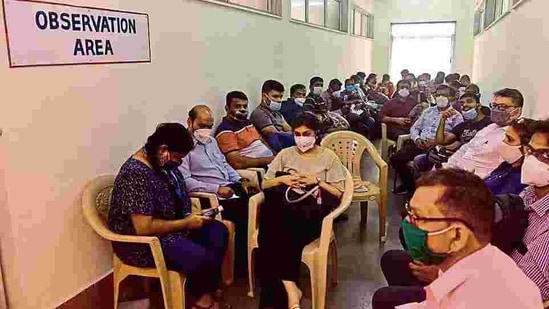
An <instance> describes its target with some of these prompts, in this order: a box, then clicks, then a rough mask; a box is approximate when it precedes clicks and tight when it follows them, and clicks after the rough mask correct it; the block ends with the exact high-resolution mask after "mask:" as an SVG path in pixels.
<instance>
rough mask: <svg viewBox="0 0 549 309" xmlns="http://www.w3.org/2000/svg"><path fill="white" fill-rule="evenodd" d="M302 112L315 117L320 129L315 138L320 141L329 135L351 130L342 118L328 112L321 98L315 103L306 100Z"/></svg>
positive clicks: (310, 99) (309, 99)
mask: <svg viewBox="0 0 549 309" xmlns="http://www.w3.org/2000/svg"><path fill="white" fill-rule="evenodd" d="M303 110H304V111H305V112H307V113H311V114H313V115H315V117H316V119H317V121H318V125H319V128H320V129H319V132H317V137H318V138H320V139H322V138H323V137H324V136H326V135H327V134H329V133H332V132H335V131H341V130H349V129H350V128H351V127H350V125H349V123H348V122H347V120H346V119H345V118H344V117H343V116H341V115H340V114H338V113H335V112H330V111H329V110H328V106H327V105H326V103H325V102H324V101H323V99H322V98H321V97H319V98H317V101H315V100H314V99H312V98H308V99H307V101H305V105H303Z"/></svg>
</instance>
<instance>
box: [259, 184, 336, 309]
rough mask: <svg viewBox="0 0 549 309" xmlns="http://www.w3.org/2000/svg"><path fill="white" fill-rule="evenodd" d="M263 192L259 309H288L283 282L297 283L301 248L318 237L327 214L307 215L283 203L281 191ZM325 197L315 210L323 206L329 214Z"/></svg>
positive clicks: (260, 233) (322, 212)
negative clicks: (267, 308)
mask: <svg viewBox="0 0 549 309" xmlns="http://www.w3.org/2000/svg"><path fill="white" fill-rule="evenodd" d="M264 193H265V203H264V204H262V205H261V210H260V212H259V239H258V241H259V250H258V257H257V261H258V263H257V264H258V275H259V278H260V281H261V282H260V283H261V296H260V308H264V307H266V306H268V307H274V308H287V307H288V303H287V295H286V291H285V290H284V287H283V285H282V281H283V280H284V281H294V282H298V279H299V271H300V266H301V254H302V252H303V248H304V247H305V246H306V245H308V244H309V243H310V242H312V241H313V240H315V239H316V238H318V237H319V236H320V231H321V227H322V219H323V217H324V214H325V213H326V211H320V212H318V213H314V214H311V213H308V214H307V213H305V212H301V211H299V210H296V209H295V208H292V207H291V206H290V205H288V204H285V203H283V202H282V199H283V197H282V194H281V191H280V190H265V191H264ZM327 197H328V194H326V193H324V192H323V205H318V207H326V209H327V210H328V211H329V209H331V207H332V206H333V205H332V206H329V205H330V203H327V204H326V205H324V200H326V198H327ZM307 200H308V199H306V201H307ZM313 200H314V199H313ZM313 202H315V201H313ZM315 203H316V202H315Z"/></svg>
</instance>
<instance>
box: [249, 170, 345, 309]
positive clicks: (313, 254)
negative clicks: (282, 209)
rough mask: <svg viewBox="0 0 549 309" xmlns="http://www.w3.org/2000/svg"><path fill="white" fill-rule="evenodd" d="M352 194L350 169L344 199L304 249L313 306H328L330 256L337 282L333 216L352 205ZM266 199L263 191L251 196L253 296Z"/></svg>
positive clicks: (304, 260)
mask: <svg viewBox="0 0 549 309" xmlns="http://www.w3.org/2000/svg"><path fill="white" fill-rule="evenodd" d="M352 198H353V177H352V176H351V173H349V171H347V176H346V178H345V192H344V193H343V197H342V198H341V203H340V204H339V206H338V207H337V208H336V209H334V210H333V211H332V212H331V213H330V214H328V215H327V216H326V217H324V219H323V220H322V231H321V233H320V238H318V239H316V240H315V241H313V242H311V243H310V244H308V245H307V246H306V247H305V248H304V249H303V254H302V256H301V261H302V262H303V263H305V265H307V267H308V268H309V272H310V274H311V291H312V301H313V309H324V308H325V307H326V285H327V276H328V260H330V261H331V263H332V284H334V285H336V284H337V282H338V273H337V245H336V238H335V235H334V230H333V224H334V219H335V218H337V217H338V216H339V215H341V214H342V213H343V212H345V211H346V210H347V209H348V208H349V206H350V205H351V200H352ZM264 200H265V196H264V195H263V193H258V194H256V195H254V196H253V197H252V198H251V199H250V210H249V220H248V280H249V292H248V296H250V297H254V273H253V250H254V249H256V248H258V231H259V226H258V212H259V211H260V205H261V204H262V203H263V202H264Z"/></svg>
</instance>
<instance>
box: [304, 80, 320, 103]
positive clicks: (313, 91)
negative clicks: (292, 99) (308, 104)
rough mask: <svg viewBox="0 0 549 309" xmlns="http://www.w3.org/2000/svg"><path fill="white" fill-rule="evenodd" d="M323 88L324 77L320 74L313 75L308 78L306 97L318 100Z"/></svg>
mask: <svg viewBox="0 0 549 309" xmlns="http://www.w3.org/2000/svg"><path fill="white" fill-rule="evenodd" d="M323 89H324V79H322V77H320V76H313V77H312V78H311V80H309V94H307V99H309V98H311V99H313V100H315V101H318V100H319V98H320V96H321V95H322V91H323Z"/></svg>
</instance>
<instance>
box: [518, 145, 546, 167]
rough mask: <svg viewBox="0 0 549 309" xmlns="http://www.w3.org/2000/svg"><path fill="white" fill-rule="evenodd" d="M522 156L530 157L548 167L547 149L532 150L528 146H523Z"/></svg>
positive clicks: (532, 148)
mask: <svg viewBox="0 0 549 309" xmlns="http://www.w3.org/2000/svg"><path fill="white" fill-rule="evenodd" d="M522 152H523V154H524V155H532V156H534V157H535V158H536V159H538V160H540V161H541V162H543V163H545V164H548V165H549V149H534V147H532V146H530V145H524V146H523V147H522Z"/></svg>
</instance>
